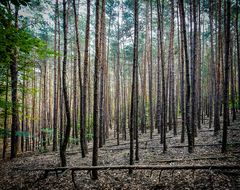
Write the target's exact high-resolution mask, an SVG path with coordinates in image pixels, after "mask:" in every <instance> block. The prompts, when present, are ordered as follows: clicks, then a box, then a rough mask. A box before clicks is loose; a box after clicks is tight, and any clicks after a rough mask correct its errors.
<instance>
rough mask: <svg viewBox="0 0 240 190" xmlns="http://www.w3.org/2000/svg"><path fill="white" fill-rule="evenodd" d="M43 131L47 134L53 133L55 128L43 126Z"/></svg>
mask: <svg viewBox="0 0 240 190" xmlns="http://www.w3.org/2000/svg"><path fill="white" fill-rule="evenodd" d="M41 132H44V133H47V134H52V133H53V129H52V128H43V129H41Z"/></svg>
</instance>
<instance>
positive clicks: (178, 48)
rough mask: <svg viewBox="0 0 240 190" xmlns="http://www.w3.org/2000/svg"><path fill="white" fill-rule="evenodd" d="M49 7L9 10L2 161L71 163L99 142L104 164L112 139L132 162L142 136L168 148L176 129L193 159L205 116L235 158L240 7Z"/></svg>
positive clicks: (107, 0) (1, 84) (0, 106)
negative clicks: (230, 143)
mask: <svg viewBox="0 0 240 190" xmlns="http://www.w3.org/2000/svg"><path fill="white" fill-rule="evenodd" d="M49 3H50V2H47V1H46V2H45V1H43V2H41V3H40V4H39V3H36V2H30V1H29V0H23V1H10V0H4V1H1V3H0V18H1V21H0V34H1V36H0V45H1V48H0V54H1V57H0V65H1V66H0V114H1V115H0V121H1V122H0V124H1V125H0V127H1V128H0V129H1V137H2V138H1V140H2V141H3V143H2V158H3V159H5V158H7V157H8V153H10V154H9V155H10V158H11V159H12V158H15V157H16V156H17V154H18V153H20V152H25V151H37V150H38V151H47V150H53V151H57V150H59V151H60V158H61V165H62V166H66V165H67V163H68V162H67V159H66V150H67V148H68V147H71V146H73V145H75V146H80V147H81V155H82V157H85V156H86V155H87V154H88V152H89V148H88V143H89V142H91V141H93V154H92V165H93V166H97V165H98V148H99V147H102V146H104V145H105V143H106V140H107V139H108V138H112V137H113V138H115V139H116V144H117V145H119V144H120V143H121V141H126V140H127V141H130V154H129V158H130V165H133V164H134V160H136V161H138V160H139V159H141V154H140V152H139V149H138V145H139V142H138V136H139V133H140V132H141V133H149V138H150V139H152V138H153V134H154V132H156V133H158V134H159V142H160V143H162V144H163V152H166V151H167V145H168V141H167V138H166V134H167V132H171V131H172V133H173V135H174V136H176V135H181V143H184V142H185V141H186V140H185V135H187V141H186V142H187V144H188V151H189V152H190V153H192V152H194V144H195V143H194V142H195V137H196V136H197V133H198V129H200V128H201V125H202V124H205V120H206V119H208V121H209V123H208V125H209V128H212V127H213V128H214V135H218V134H219V133H220V132H222V139H221V141H222V152H223V153H224V152H226V151H227V146H226V145H227V130H228V126H229V125H230V123H231V122H234V121H235V120H236V113H237V112H238V111H239V109H240V55H239V54H240V51H239V19H238V18H239V6H240V5H239V0H235V1H230V0H218V1H213V0H209V1H196V0H193V1H189V2H187V1H184V0H169V1H162V0H156V1H148V0H142V1H139V0H134V1H126V0H119V1H112V0H101V1H100V0H96V1H95V0H92V1H91V0H84V1H81V0H70V1H66V0H63V1H59V0H56V1H55V2H51V3H50V4H49ZM46 5H49V10H48V11H46V10H44V6H46ZM36 10H39V14H36ZM51 10H52V11H51ZM23 13H29V14H32V17H28V16H26V15H28V14H23ZM46 18H47V20H46ZM40 21H41V22H40ZM221 118H223V122H221ZM221 129H222V130H221ZM129 172H130V173H131V172H132V171H131V170H130V171H129ZM92 178H93V179H97V178H98V174H97V171H96V170H94V171H93V172H92Z"/></svg>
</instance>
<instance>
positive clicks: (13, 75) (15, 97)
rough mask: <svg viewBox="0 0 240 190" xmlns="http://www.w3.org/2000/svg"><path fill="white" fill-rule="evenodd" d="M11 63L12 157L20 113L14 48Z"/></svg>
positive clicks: (15, 150) (16, 25) (16, 142)
mask: <svg viewBox="0 0 240 190" xmlns="http://www.w3.org/2000/svg"><path fill="white" fill-rule="evenodd" d="M15 28H16V29H17V28H18V7H17V6H15ZM13 51H14V52H13V54H12V57H11V64H10V72H11V91H12V128H11V130H12V132H11V155H10V158H11V159H12V158H15V157H16V156H17V151H18V137H17V135H16V132H17V131H18V130H19V115H18V105H17V104H18V93H17V88H18V62H17V55H16V54H17V50H16V49H14V50H13Z"/></svg>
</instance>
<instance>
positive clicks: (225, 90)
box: [222, 0, 231, 153]
mask: <svg viewBox="0 0 240 190" xmlns="http://www.w3.org/2000/svg"><path fill="white" fill-rule="evenodd" d="M226 6H227V7H226V16H225V17H224V20H225V24H226V25H224V26H225V64H224V86H223V136H222V152H223V153H225V152H226V151H227V127H228V125H229V108H228V100H229V97H228V96H229V95H228V87H229V75H228V73H229V44H230V16H231V13H230V8H231V2H230V0H226Z"/></svg>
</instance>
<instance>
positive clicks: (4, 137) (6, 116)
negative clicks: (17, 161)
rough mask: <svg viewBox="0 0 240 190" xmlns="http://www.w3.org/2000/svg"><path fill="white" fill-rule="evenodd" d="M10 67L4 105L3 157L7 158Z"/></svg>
mask: <svg viewBox="0 0 240 190" xmlns="http://www.w3.org/2000/svg"><path fill="white" fill-rule="evenodd" d="M8 75H9V69H7V73H6V92H5V93H6V94H5V106H4V135H3V150H2V151H3V152H2V159H5V158H6V149H7V129H8V128H7V125H8V122H7V121H8V86H9V84H8V83H9V81H8V80H9V76H8Z"/></svg>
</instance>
